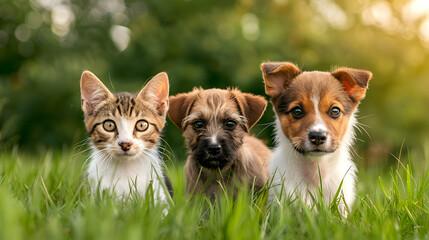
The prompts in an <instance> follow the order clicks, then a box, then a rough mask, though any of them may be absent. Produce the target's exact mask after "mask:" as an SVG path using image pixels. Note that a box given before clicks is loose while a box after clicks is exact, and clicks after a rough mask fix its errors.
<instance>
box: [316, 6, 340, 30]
mask: <svg viewBox="0 0 429 240" xmlns="http://www.w3.org/2000/svg"><path fill="white" fill-rule="evenodd" d="M312 3H313V4H314V5H315V7H316V9H317V10H318V11H319V12H320V14H321V15H322V16H323V18H325V19H326V20H327V22H328V23H329V24H330V25H331V26H332V27H334V28H339V29H343V28H346V27H347V25H348V22H347V21H348V20H347V16H346V14H345V13H344V11H343V10H342V9H341V8H340V7H339V6H338V5H337V4H336V3H335V2H334V1H331V0H313V1H312Z"/></svg>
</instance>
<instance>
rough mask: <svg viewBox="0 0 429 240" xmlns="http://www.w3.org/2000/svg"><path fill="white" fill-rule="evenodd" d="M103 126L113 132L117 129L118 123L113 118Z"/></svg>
mask: <svg viewBox="0 0 429 240" xmlns="http://www.w3.org/2000/svg"><path fill="white" fill-rule="evenodd" d="M103 128H104V130H106V131H108V132H113V131H115V130H116V124H115V122H114V121H112V120H106V121H104V123H103Z"/></svg>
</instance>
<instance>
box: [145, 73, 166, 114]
mask: <svg viewBox="0 0 429 240" xmlns="http://www.w3.org/2000/svg"><path fill="white" fill-rule="evenodd" d="M168 92H169V84H168V75H167V73H165V72H161V73H158V74H157V75H156V76H155V77H153V78H152V79H151V80H150V81H149V82H148V83H147V84H146V86H144V88H143V89H142V90H141V91H140V92H139V94H138V95H137V98H141V99H144V100H147V101H150V102H153V103H154V104H155V108H156V110H157V111H158V114H159V116H165V115H166V113H167V110H168Z"/></svg>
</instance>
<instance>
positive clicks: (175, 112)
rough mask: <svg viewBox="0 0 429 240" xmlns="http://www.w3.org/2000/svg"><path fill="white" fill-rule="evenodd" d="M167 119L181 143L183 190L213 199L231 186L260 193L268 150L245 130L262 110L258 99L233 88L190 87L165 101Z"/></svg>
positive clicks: (262, 107)
mask: <svg viewBox="0 0 429 240" xmlns="http://www.w3.org/2000/svg"><path fill="white" fill-rule="evenodd" d="M169 101H170V108H169V110H168V116H169V117H170V119H171V120H172V122H173V123H174V124H175V125H176V126H177V127H179V129H180V130H181V131H182V132H183V136H184V137H185V139H186V145H187V147H188V149H189V156H188V159H187V162H186V165H185V174H186V179H187V191H188V192H189V193H203V194H205V195H207V196H209V197H210V198H212V199H213V198H214V197H215V196H216V194H218V193H219V191H220V187H221V185H223V186H225V187H226V189H227V190H232V191H233V193H236V188H235V186H236V185H234V184H235V183H239V184H246V185H248V186H249V189H252V187H253V186H254V190H255V192H257V191H259V190H260V189H261V188H262V187H263V186H264V184H265V182H266V181H267V179H268V170H267V169H266V167H267V164H266V162H267V161H268V160H269V158H270V156H271V150H270V149H269V148H268V147H267V146H266V145H265V143H263V142H262V141H261V140H259V139H257V138H256V137H253V136H250V135H249V134H248V133H249V130H250V129H251V128H252V127H253V125H255V124H256V122H258V120H259V119H260V118H261V116H262V114H263V113H264V111H265V108H266V107H267V101H266V100H265V99H264V98H263V97H262V96H255V95H253V94H249V93H242V92H240V91H239V90H236V89H228V90H223V89H208V90H203V89H201V88H195V89H194V90H193V91H191V92H189V93H181V94H178V95H176V96H172V97H170V99H169Z"/></svg>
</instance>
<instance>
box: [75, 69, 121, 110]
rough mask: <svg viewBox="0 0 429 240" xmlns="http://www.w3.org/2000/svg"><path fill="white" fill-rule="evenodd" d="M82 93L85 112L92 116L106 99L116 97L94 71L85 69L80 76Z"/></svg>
mask: <svg viewBox="0 0 429 240" xmlns="http://www.w3.org/2000/svg"><path fill="white" fill-rule="evenodd" d="M80 93H81V104H82V110H83V112H84V113H85V114H86V115H88V116H91V115H93V114H94V111H95V108H96V107H97V106H98V105H99V104H100V103H101V102H102V101H104V100H107V99H109V98H114V96H113V94H112V93H111V92H110V91H109V89H107V88H106V86H104V84H103V83H102V82H101V81H100V79H98V78H97V76H95V75H94V74H93V73H92V72H90V71H84V72H83V73H82V76H81V78H80Z"/></svg>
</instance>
